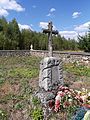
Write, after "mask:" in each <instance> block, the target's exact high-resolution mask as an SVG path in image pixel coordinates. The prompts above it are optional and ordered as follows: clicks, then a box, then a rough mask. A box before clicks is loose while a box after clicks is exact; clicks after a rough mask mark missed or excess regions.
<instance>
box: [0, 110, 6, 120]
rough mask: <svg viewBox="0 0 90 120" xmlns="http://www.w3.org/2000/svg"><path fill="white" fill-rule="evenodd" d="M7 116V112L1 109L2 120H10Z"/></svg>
mask: <svg viewBox="0 0 90 120" xmlns="http://www.w3.org/2000/svg"><path fill="white" fill-rule="evenodd" d="M7 117H8V115H7V112H6V111H4V110H2V109H0V120H8V119H7Z"/></svg>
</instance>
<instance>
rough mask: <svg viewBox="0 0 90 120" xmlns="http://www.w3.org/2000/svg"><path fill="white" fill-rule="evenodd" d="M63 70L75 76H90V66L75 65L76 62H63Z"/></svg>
mask: <svg viewBox="0 0 90 120" xmlns="http://www.w3.org/2000/svg"><path fill="white" fill-rule="evenodd" d="M64 70H65V71H68V72H71V73H74V74H75V75H77V76H87V77H90V68H88V67H86V66H84V65H77V64H72V63H69V64H65V65H64Z"/></svg>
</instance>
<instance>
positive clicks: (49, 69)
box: [39, 57, 63, 91]
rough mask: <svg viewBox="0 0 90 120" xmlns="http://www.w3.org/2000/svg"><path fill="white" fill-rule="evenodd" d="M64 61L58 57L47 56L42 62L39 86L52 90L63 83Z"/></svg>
mask: <svg viewBox="0 0 90 120" xmlns="http://www.w3.org/2000/svg"><path fill="white" fill-rule="evenodd" d="M62 72H63V69H62V61H61V60H60V59H58V58H56V57H46V58H44V59H43V60H42V61H41V62H40V75H39V87H40V88H43V89H44V90H45V91H51V90H55V89H57V88H58V86H60V85H62V84H63V73H62Z"/></svg>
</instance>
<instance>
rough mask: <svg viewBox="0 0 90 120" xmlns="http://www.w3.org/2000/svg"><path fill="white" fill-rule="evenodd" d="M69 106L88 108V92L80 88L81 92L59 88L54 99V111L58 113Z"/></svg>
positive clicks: (89, 93) (89, 98) (89, 99)
mask: <svg viewBox="0 0 90 120" xmlns="http://www.w3.org/2000/svg"><path fill="white" fill-rule="evenodd" d="M69 106H85V107H88V108H90V92H88V91H87V89H85V88H82V91H78V90H73V89H69V88H68V87H64V86H60V87H59V90H58V93H57V96H56V98H55V109H54V110H55V111H56V112H58V111H59V110H60V109H61V108H63V109H65V108H68V107H69Z"/></svg>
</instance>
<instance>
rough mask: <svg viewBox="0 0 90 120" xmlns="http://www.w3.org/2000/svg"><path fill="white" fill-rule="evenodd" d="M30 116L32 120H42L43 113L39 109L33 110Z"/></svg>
mask: <svg viewBox="0 0 90 120" xmlns="http://www.w3.org/2000/svg"><path fill="white" fill-rule="evenodd" d="M31 114H32V118H33V120H43V112H42V110H41V109H40V108H35V109H34V110H32V113H31Z"/></svg>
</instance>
